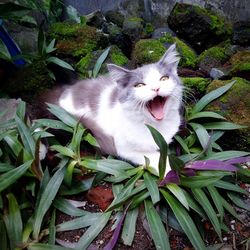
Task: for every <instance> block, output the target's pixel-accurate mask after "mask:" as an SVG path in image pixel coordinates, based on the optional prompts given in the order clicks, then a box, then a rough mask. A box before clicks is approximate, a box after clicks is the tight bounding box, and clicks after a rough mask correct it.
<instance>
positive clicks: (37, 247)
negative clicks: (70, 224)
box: [27, 243, 72, 250]
mask: <svg viewBox="0 0 250 250" xmlns="http://www.w3.org/2000/svg"><path fill="white" fill-rule="evenodd" d="M27 248H28V250H72V248H68V247H61V246H55V245H49V244H42V243H30V244H29V245H28V246H27Z"/></svg>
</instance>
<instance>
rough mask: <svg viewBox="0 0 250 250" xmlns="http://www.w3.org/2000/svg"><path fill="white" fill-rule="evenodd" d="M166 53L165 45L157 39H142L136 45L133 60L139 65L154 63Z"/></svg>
mask: <svg viewBox="0 0 250 250" xmlns="http://www.w3.org/2000/svg"><path fill="white" fill-rule="evenodd" d="M165 51H166V49H165V47H164V45H163V44H162V43H161V42H160V41H158V40H155V39H142V40H140V41H138V42H137V43H136V44H135V48H134V51H133V60H134V62H135V63H136V64H137V65H142V64H146V63H154V62H156V61H158V60H159V59H160V58H161V56H162V55H163V54H164V52H165Z"/></svg>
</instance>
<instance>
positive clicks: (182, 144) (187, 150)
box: [174, 135, 190, 154]
mask: <svg viewBox="0 0 250 250" xmlns="http://www.w3.org/2000/svg"><path fill="white" fill-rule="evenodd" d="M174 138H175V140H176V141H178V142H179V144H180V145H181V147H182V149H183V150H184V151H185V153H187V154H189V153H190V151H189V148H188V145H187V144H186V142H185V141H184V140H183V139H182V138H181V137H180V136H179V135H175V137H174Z"/></svg>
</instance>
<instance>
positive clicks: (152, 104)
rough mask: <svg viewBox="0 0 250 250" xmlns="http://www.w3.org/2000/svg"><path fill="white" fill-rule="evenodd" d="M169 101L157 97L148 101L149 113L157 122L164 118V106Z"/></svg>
mask: <svg viewBox="0 0 250 250" xmlns="http://www.w3.org/2000/svg"><path fill="white" fill-rule="evenodd" d="M167 99H168V97H162V96H156V97H155V98H154V99H152V100H150V101H148V103H147V108H148V111H149V113H150V114H151V115H152V116H153V117H154V118H155V119H156V120H162V119H163V118H164V106H165V103H166V101H167Z"/></svg>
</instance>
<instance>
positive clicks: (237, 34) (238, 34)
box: [232, 22, 250, 46]
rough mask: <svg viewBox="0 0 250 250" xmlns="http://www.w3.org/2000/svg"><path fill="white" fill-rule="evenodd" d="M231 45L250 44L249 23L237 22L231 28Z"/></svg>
mask: <svg viewBox="0 0 250 250" xmlns="http://www.w3.org/2000/svg"><path fill="white" fill-rule="evenodd" d="M232 40H233V43H234V44H239V45H243V46H249V44H250V22H237V23H235V24H234V26H233V39H232Z"/></svg>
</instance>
